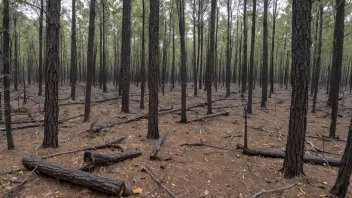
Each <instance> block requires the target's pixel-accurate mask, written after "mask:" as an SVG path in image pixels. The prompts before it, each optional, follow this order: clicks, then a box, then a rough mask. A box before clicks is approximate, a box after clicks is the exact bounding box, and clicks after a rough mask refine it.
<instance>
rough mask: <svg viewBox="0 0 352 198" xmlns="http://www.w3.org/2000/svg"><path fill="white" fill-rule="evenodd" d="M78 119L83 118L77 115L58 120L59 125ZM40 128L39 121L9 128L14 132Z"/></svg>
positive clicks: (1, 129)
mask: <svg viewBox="0 0 352 198" xmlns="http://www.w3.org/2000/svg"><path fill="white" fill-rule="evenodd" d="M79 117H83V115H78V116H73V117H68V118H65V119H61V120H59V124H62V123H64V122H67V121H69V120H73V119H76V118H79ZM40 126H44V123H43V122H41V121H40V123H38V122H36V123H33V124H29V125H24V126H17V127H13V128H11V130H12V131H14V130H20V129H29V128H36V127H40ZM0 131H6V129H4V128H0Z"/></svg>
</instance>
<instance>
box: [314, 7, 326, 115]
mask: <svg viewBox="0 0 352 198" xmlns="http://www.w3.org/2000/svg"><path fill="white" fill-rule="evenodd" d="M323 15H324V6H323V5H320V9H319V21H320V22H319V39H318V48H317V55H316V56H317V57H316V65H315V71H314V73H315V74H314V79H313V80H314V83H313V82H312V86H313V85H314V90H313V91H314V96H313V107H312V113H315V107H316V104H317V98H318V91H319V77H320V66H321V47H322V42H323V20H324V18H323Z"/></svg>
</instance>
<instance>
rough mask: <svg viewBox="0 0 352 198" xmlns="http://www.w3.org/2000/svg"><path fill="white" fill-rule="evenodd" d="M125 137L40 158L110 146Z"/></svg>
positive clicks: (119, 142)
mask: <svg viewBox="0 0 352 198" xmlns="http://www.w3.org/2000/svg"><path fill="white" fill-rule="evenodd" d="M126 138H127V137H122V138H119V139H117V140H114V141H111V142H108V143H105V144H101V145H98V146H92V147H85V148H80V149H77V150H73V151H67V152H61V153H56V154H52V155H48V156H44V157H42V159H47V158H51V157H55V156H59V155H64V154H70V153H76V152H80V151H87V150H98V149H104V148H108V147H111V146H113V145H114V144H121V143H122V142H123V141H124V140H125V139H126Z"/></svg>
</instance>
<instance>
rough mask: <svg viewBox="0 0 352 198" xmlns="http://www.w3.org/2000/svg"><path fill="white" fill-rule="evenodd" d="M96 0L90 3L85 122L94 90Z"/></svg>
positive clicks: (87, 119)
mask: <svg viewBox="0 0 352 198" xmlns="http://www.w3.org/2000/svg"><path fill="white" fill-rule="evenodd" d="M94 23H95V0H91V1H90V5H89V32H88V50H87V83H86V99H85V103H84V122H88V121H89V116H90V99H91V90H92V78H93V75H94V73H93V67H94V65H95V64H94V59H95V55H94V31H95V24H94Z"/></svg>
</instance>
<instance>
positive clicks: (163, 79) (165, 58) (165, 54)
mask: <svg viewBox="0 0 352 198" xmlns="http://www.w3.org/2000/svg"><path fill="white" fill-rule="evenodd" d="M164 24H165V29H164V41H163V42H164V43H163V60H162V68H161V92H162V94H163V95H164V94H165V80H166V79H165V78H166V64H167V45H168V44H167V43H168V41H167V36H166V29H167V25H166V17H165V22H164Z"/></svg>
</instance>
